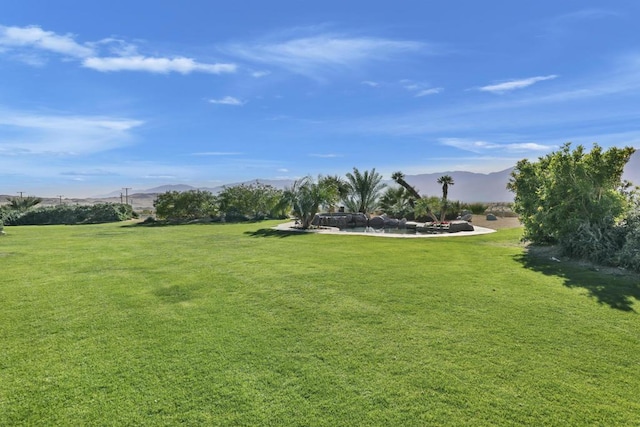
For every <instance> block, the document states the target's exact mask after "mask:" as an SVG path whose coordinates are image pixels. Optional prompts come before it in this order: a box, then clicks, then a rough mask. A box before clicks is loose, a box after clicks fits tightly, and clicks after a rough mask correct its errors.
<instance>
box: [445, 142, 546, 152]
mask: <svg viewBox="0 0 640 427" xmlns="http://www.w3.org/2000/svg"><path fill="white" fill-rule="evenodd" d="M439 142H440V143H441V144H442V145H446V146H448V147H454V148H458V149H460V150H464V151H470V152H472V153H486V152H488V151H506V152H509V153H524V152H532V151H533V152H544V151H549V150H551V149H553V148H555V146H552V145H544V144H538V143H535V142H524V143H522V142H516V143H506V144H505V143H495V142H488V141H482V140H473V139H468V138H440V139H439Z"/></svg>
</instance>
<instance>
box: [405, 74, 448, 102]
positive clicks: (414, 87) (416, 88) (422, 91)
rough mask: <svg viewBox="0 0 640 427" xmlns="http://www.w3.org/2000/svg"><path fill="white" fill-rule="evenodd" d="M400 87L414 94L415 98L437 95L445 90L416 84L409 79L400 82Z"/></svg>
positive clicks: (419, 83) (420, 83) (425, 84)
mask: <svg viewBox="0 0 640 427" xmlns="http://www.w3.org/2000/svg"><path fill="white" fill-rule="evenodd" d="M400 85H402V87H403V88H404V89H406V90H408V91H409V92H413V94H414V95H413V96H415V97H416V98H420V97H423V96H429V95H435V94H438V93H440V92H442V91H443V90H444V88H441V87H432V86H431V85H430V84H428V83H423V82H416V81H413V80H408V79H403V80H400Z"/></svg>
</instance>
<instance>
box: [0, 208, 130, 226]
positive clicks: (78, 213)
mask: <svg viewBox="0 0 640 427" xmlns="http://www.w3.org/2000/svg"><path fill="white" fill-rule="evenodd" d="M4 213H6V214H7V215H6V216H4V217H3V220H4V222H5V224H7V225H46V224H97V223H104V222H117V221H125V220H127V219H131V218H132V217H134V213H133V210H132V208H131V206H130V205H126V204H121V203H99V204H96V205H93V206H89V205H57V206H50V207H41V208H35V209H30V210H28V211H26V212H20V211H16V210H9V211H5V212H4Z"/></svg>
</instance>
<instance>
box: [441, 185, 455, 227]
mask: <svg viewBox="0 0 640 427" xmlns="http://www.w3.org/2000/svg"><path fill="white" fill-rule="evenodd" d="M437 182H438V184H441V185H442V204H441V206H440V221H441V222H442V221H444V220H445V219H446V215H447V211H448V210H450V209H451V206H450V204H449V200H448V196H449V186H450V185H453V184H455V183H454V182H453V178H452V177H451V176H450V175H443V176H441V177H440V178H438V179H437Z"/></svg>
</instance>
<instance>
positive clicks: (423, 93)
mask: <svg viewBox="0 0 640 427" xmlns="http://www.w3.org/2000/svg"><path fill="white" fill-rule="evenodd" d="M443 90H444V89H443V88H441V87H433V88H430V89H423V90H421V91H419V92H418V93H416V94H415V96H416V98H420V97H423V96H428V95H435V94H437V93H440V92H442V91H443Z"/></svg>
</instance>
